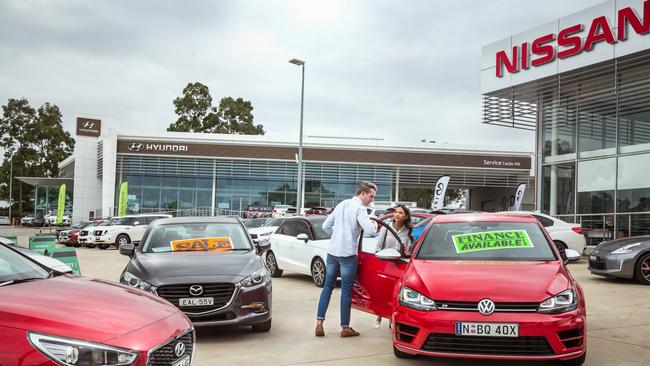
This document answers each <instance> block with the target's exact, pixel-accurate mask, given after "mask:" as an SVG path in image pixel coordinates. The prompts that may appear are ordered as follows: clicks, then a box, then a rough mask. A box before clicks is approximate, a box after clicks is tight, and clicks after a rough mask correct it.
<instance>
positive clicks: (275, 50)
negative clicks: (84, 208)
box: [0, 0, 602, 151]
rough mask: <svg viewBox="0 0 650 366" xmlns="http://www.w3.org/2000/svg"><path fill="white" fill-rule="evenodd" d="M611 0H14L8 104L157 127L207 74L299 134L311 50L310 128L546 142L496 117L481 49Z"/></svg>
mask: <svg viewBox="0 0 650 366" xmlns="http://www.w3.org/2000/svg"><path fill="white" fill-rule="evenodd" d="M601 2H602V1H600V0H572V1H566V0H546V1H544V2H539V1H521V0H518V1H514V0H491V1H478V0H472V1H469V0H467V1H460V0H456V1H452V0H445V1H425V0H421V1H420V0H418V1H413V0H410V1H384V0H366V1H362V0H358V1H355V0H346V1H339V0H327V1H320V0H319V1H316V0H296V1H293V0H291V1H289V0H274V1H266V0H256V1H253V0H251V1H167V0H156V1H148V0H147V1H145V0H143V1H126V0H112V1H100V0H95V1H85V0H65V1H61V0H40V1H33V0H2V1H0V40H1V42H2V43H1V45H0V104H1V105H6V102H7V100H8V99H9V98H22V97H24V98H27V99H28V100H29V101H30V103H31V105H32V106H33V107H38V106H40V105H42V104H43V103H46V102H49V103H52V104H56V105H57V106H59V108H60V109H61V111H62V114H63V122H64V127H65V128H66V129H67V130H68V131H70V132H71V133H73V128H74V121H75V120H76V117H77V116H79V115H84V116H88V115H95V116H98V117H99V118H100V119H102V118H103V119H110V120H111V121H112V124H113V125H114V126H115V127H116V128H117V129H118V130H120V131H121V132H123V133H128V134H145V135H154V136H155V135H157V134H162V133H164V131H165V130H166V128H167V127H168V125H169V124H170V123H172V122H174V121H175V120H176V118H177V116H176V115H175V113H174V105H173V100H174V99H175V98H176V97H178V96H180V95H181V93H182V90H183V88H184V87H185V86H186V85H187V83H189V82H201V83H203V84H205V85H207V86H208V87H209V89H210V94H211V95H212V98H213V104H214V105H216V104H217V103H218V100H219V99H221V98H222V97H226V96H231V97H234V98H239V97H241V98H244V99H245V100H250V101H251V102H252V104H253V107H254V111H253V114H254V117H255V123H261V124H263V125H264V129H265V130H266V135H267V136H269V137H270V138H277V139H284V140H287V139H296V140H297V138H298V135H299V130H298V128H299V122H300V88H301V86H300V77H301V74H300V73H301V70H300V67H298V66H295V65H292V64H290V63H288V60H289V59H291V58H298V59H301V60H305V61H306V66H305V103H304V135H307V136H323V135H324V136H339V137H352V138H354V137H362V138H377V139H383V140H378V141H380V142H379V144H381V143H384V142H385V143H386V144H391V145H400V146H413V147H419V146H422V147H425V146H424V145H426V147H442V148H444V147H445V145H448V144H449V145H460V146H467V147H472V146H480V147H491V146H492V147H495V148H503V147H507V148H509V149H512V150H524V151H532V150H533V139H534V133H533V132H529V131H521V130H515V129H511V128H505V127H497V126H491V125H485V124H482V123H481V117H482V116H481V113H482V104H481V101H482V99H481V94H480V61H481V60H480V59H481V47H482V46H484V45H486V44H489V43H492V42H495V41H498V40H500V39H502V38H505V37H507V36H510V35H512V34H515V33H518V32H521V31H525V30H527V29H530V28H533V27H535V26H537V25H540V24H543V23H546V22H548V21H551V20H554V19H557V18H559V17H563V16H566V15H569V14H571V13H575V12H578V11H581V10H583V9H585V8H587V7H590V6H593V5H595V4H598V3H601ZM422 139H428V140H434V141H436V143H434V144H431V143H423V142H421V140H422ZM353 141H354V140H351V142H353Z"/></svg>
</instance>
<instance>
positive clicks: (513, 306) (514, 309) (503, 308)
mask: <svg viewBox="0 0 650 366" xmlns="http://www.w3.org/2000/svg"><path fill="white" fill-rule="evenodd" d="M436 305H437V306H438V310H442V311H445V310H447V311H476V312H478V302H474V301H447V300H436ZM494 307H495V310H494V311H495V312H501V313H534V312H537V308H538V307H539V303H536V302H495V303H494Z"/></svg>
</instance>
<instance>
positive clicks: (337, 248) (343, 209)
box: [316, 181, 377, 338]
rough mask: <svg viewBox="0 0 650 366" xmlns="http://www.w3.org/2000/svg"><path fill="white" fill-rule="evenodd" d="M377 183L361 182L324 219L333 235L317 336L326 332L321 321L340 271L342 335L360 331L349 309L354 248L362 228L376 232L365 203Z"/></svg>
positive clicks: (372, 199)
mask: <svg viewBox="0 0 650 366" xmlns="http://www.w3.org/2000/svg"><path fill="white" fill-rule="evenodd" d="M376 194H377V186H376V185H375V184H374V183H371V182H366V181H363V182H361V183H360V184H359V186H358V187H357V195H356V196H355V197H352V198H350V199H347V200H345V201H343V202H341V203H339V204H338V205H336V208H335V209H334V212H332V214H330V215H329V216H328V217H327V219H326V220H325V222H323V230H325V232H327V233H328V234H331V235H332V238H331V239H330V244H329V247H328V248H327V264H326V278H325V285H324V286H323V291H322V292H321V294H320V300H319V302H318V312H317V315H316V336H317V337H322V336H324V335H325V331H324V330H323V321H324V320H325V314H326V313H327V307H328V306H329V302H330V298H331V297H332V291H333V290H334V287H335V286H336V279H337V277H338V275H339V272H340V274H341V337H343V338H346V337H355V336H358V335H359V332H357V331H355V330H354V329H352V327H350V312H351V309H352V286H353V285H354V281H355V280H356V277H357V251H358V249H359V236H360V234H361V230H362V229H363V230H364V231H365V232H366V233H369V234H370V235H371V236H376V235H377V225H376V224H374V223H373V222H372V221H371V220H370V216H368V205H369V204H370V203H371V202H372V201H374V200H375V195H376Z"/></svg>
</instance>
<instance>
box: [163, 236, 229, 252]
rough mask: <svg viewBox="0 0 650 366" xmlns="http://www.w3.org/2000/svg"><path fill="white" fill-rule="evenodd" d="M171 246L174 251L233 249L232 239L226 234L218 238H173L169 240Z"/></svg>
mask: <svg viewBox="0 0 650 366" xmlns="http://www.w3.org/2000/svg"><path fill="white" fill-rule="evenodd" d="M171 246H172V251H174V252H187V251H200V252H217V251H223V250H232V249H233V245H232V239H230V237H228V236H224V237H220V238H192V239H182V240H174V241H172V242H171Z"/></svg>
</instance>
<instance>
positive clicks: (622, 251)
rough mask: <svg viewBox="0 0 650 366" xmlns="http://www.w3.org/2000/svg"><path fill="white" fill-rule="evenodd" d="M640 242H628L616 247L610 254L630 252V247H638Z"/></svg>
mask: <svg viewBox="0 0 650 366" xmlns="http://www.w3.org/2000/svg"><path fill="white" fill-rule="evenodd" d="M639 245H641V243H634V244H628V245H626V246H624V247H621V248H618V249H616V250H615V251H613V252H612V254H627V253H631V252H632V248H634V247H638V246H639Z"/></svg>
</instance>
